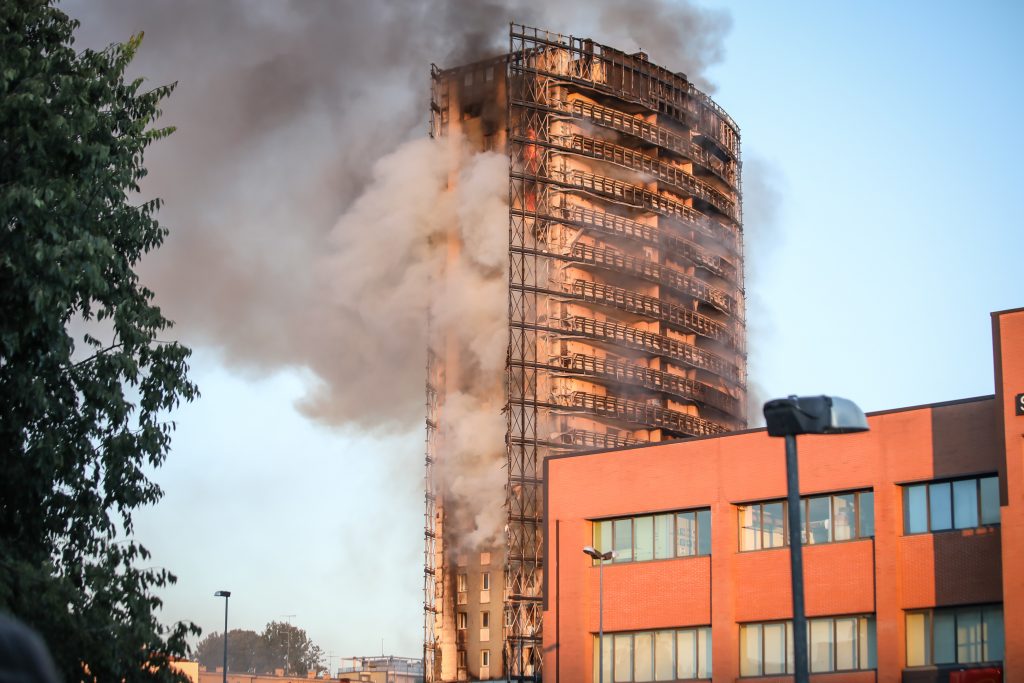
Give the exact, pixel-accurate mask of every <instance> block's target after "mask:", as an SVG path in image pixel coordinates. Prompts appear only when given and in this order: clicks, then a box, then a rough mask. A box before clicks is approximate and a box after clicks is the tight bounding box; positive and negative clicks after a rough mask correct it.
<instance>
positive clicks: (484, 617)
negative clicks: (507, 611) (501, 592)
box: [480, 612, 491, 628]
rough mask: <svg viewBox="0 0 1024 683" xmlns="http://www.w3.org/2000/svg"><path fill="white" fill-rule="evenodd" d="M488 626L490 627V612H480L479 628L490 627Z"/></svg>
mask: <svg viewBox="0 0 1024 683" xmlns="http://www.w3.org/2000/svg"><path fill="white" fill-rule="evenodd" d="M490 627H491V613H490V612H481V613H480V628H490Z"/></svg>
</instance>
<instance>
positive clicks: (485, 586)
mask: <svg viewBox="0 0 1024 683" xmlns="http://www.w3.org/2000/svg"><path fill="white" fill-rule="evenodd" d="M480 590H484V591H489V590H491V573H490V572H484V573H483V574H481V575H480Z"/></svg>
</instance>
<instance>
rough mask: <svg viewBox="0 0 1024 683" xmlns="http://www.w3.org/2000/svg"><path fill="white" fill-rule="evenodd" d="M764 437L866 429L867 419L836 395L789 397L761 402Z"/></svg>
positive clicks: (848, 431) (841, 432)
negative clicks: (765, 425)
mask: <svg viewBox="0 0 1024 683" xmlns="http://www.w3.org/2000/svg"><path fill="white" fill-rule="evenodd" d="M764 419H765V421H766V422H767V423H768V436H796V435H798V434H847V433H851V432H866V431H867V430H868V421H867V418H866V417H865V416H864V411H862V410H861V409H860V408H859V407H857V404H856V403H854V402H853V401H850V400H848V399H845V398H839V397H838V396H800V397H797V396H790V397H789V398H777V399H774V400H771V401H768V402H767V403H765V404H764Z"/></svg>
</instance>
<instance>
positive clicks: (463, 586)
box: [455, 574, 469, 593]
mask: <svg viewBox="0 0 1024 683" xmlns="http://www.w3.org/2000/svg"><path fill="white" fill-rule="evenodd" d="M455 583H456V585H457V590H458V591H459V592H460V593H465V592H466V591H467V590H469V578H468V577H467V576H466V575H465V574H459V575H458V576H457V577H455Z"/></svg>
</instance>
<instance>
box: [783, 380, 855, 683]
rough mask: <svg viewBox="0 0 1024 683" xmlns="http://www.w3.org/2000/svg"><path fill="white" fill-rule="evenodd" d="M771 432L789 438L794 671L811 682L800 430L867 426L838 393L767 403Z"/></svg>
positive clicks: (813, 431)
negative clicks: (801, 503) (797, 452)
mask: <svg viewBox="0 0 1024 683" xmlns="http://www.w3.org/2000/svg"><path fill="white" fill-rule="evenodd" d="M764 417H765V421H766V422H767V423H768V436H784V437H785V438H786V502H787V505H788V507H789V511H788V512H789V514H788V521H789V566H790V580H791V583H792V589H793V659H794V662H793V666H794V669H793V673H794V680H795V682H796V683H808V680H809V676H810V674H809V667H808V665H807V663H808V662H807V613H806V610H805V607H804V558H803V545H802V540H801V534H800V480H799V471H798V469H797V457H796V437H797V435H798V434H847V433H850V432H865V431H867V430H868V422H867V418H865V417H864V412H863V411H862V410H861V409H860V408H858V407H857V404H856V403H854V402H853V401H850V400H847V399H845V398H838V397H835V396H803V397H797V396H790V397H789V398H777V399H775V400H772V401H768V402H767V403H765V404H764Z"/></svg>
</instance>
